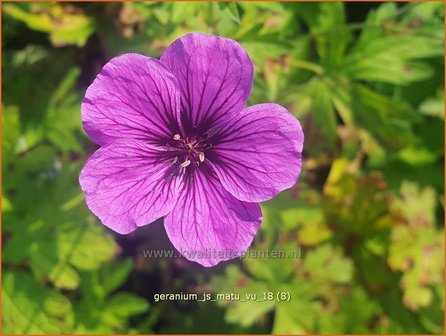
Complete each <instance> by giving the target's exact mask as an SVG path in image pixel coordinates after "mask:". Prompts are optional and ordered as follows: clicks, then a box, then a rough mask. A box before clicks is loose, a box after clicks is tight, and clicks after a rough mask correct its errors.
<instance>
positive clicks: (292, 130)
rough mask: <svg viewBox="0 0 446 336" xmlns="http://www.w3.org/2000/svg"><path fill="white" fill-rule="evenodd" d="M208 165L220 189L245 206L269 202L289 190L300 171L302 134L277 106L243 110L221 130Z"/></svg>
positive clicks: (253, 107) (282, 108) (282, 109)
mask: <svg viewBox="0 0 446 336" xmlns="http://www.w3.org/2000/svg"><path fill="white" fill-rule="evenodd" d="M221 132H222V135H220V136H221V137H222V140H220V141H219V143H218V144H216V145H215V146H214V147H213V151H214V153H215V158H214V159H213V160H210V162H209V164H210V165H212V167H213V169H214V170H215V172H216V173H217V175H218V177H219V179H220V181H221V183H222V185H223V187H224V188H225V189H226V190H227V191H229V192H230V193H231V194H232V195H234V196H235V197H236V198H238V199H240V200H242V201H247V202H261V201H266V200H268V199H271V198H272V197H274V196H275V195H277V194H278V193H279V192H281V191H283V190H285V189H288V188H290V187H292V186H293V185H294V184H295V183H296V181H297V179H298V177H299V174H300V171H301V168H302V147H303V142H304V134H303V132H302V127H301V126H300V124H299V121H297V119H296V118H295V117H294V116H293V115H292V114H291V113H289V112H288V111H287V110H286V109H285V108H284V107H282V106H280V105H277V104H259V105H254V106H251V107H249V108H247V109H246V110H244V111H243V112H242V113H241V114H240V115H239V116H238V117H236V118H234V120H233V121H232V122H230V123H228V125H227V126H226V128H225V129H224V130H221Z"/></svg>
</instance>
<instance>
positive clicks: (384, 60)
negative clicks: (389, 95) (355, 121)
mask: <svg viewBox="0 0 446 336" xmlns="http://www.w3.org/2000/svg"><path fill="white" fill-rule="evenodd" d="M442 52H443V47H442V41H439V40H438V39H434V38H428V37H424V36H413V35H395V36H386V37H381V38H379V39H376V40H370V41H368V42H367V43H364V44H361V45H359V46H356V47H355V48H353V49H352V51H351V52H350V53H349V54H348V55H346V56H345V58H344V59H343V60H342V62H341V63H340V65H339V71H340V72H342V73H343V74H345V75H347V76H349V77H350V78H352V79H355V80H365V81H371V82H384V83H390V84H397V85H400V84H408V83H410V82H415V81H419V80H422V79H425V78H428V77H430V76H431V75H432V69H431V68H430V67H429V66H428V65H427V64H424V63H421V62H412V61H413V60H418V59H423V58H428V57H434V56H439V55H442Z"/></svg>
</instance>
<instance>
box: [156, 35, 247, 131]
mask: <svg viewBox="0 0 446 336" xmlns="http://www.w3.org/2000/svg"><path fill="white" fill-rule="evenodd" d="M161 62H162V63H164V64H166V65H167V66H168V68H169V69H170V70H171V71H172V73H173V74H174V75H175V77H176V78H177V80H178V82H179V85H180V88H181V92H182V94H183V98H184V100H183V101H182V115H181V117H182V121H183V125H184V126H185V128H186V129H187V128H190V127H194V126H196V127H200V125H201V124H212V123H214V122H215V121H216V120H218V119H219V118H220V117H221V116H224V115H226V114H231V113H234V112H235V113H239V112H240V111H241V110H242V108H243V107H244V105H245V104H246V101H247V99H248V96H249V94H250V92H251V88H252V83H253V79H254V68H253V63H252V61H251V59H250V58H249V55H248V54H247V52H246V51H245V50H244V49H243V48H242V47H241V46H240V44H238V43H237V42H235V41H234V40H231V39H227V38H223V37H220V36H213V35H206V34H202V33H192V34H188V35H185V36H183V37H181V38H179V39H177V40H175V41H174V42H173V43H172V44H171V45H170V46H169V47H168V48H167V49H166V51H165V52H164V54H163V55H162V57H161Z"/></svg>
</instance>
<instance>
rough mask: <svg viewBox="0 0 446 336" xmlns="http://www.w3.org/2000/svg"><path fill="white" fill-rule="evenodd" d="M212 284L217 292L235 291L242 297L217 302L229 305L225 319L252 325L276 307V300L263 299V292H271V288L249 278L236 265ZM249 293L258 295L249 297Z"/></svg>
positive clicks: (231, 266) (229, 267) (216, 278)
mask: <svg viewBox="0 0 446 336" xmlns="http://www.w3.org/2000/svg"><path fill="white" fill-rule="evenodd" d="M212 284H213V289H214V292H215V293H216V294H228V293H229V294H230V293H234V294H237V295H239V297H240V299H239V300H235V301H227V300H220V301H218V302H217V304H218V305H221V306H226V307H227V309H226V314H225V319H226V321H228V322H230V323H239V324H240V325H242V326H245V327H247V326H250V325H252V324H253V323H255V322H256V321H257V320H258V319H260V318H261V317H262V316H263V315H264V314H266V313H267V312H269V311H271V310H272V309H273V308H274V305H275V302H274V301H270V300H263V293H267V292H269V291H270V288H269V287H268V286H267V285H266V284H265V283H262V282H258V281H254V280H252V279H250V278H248V277H247V276H246V275H244V274H243V273H241V272H240V270H239V269H238V268H237V267H236V266H234V265H230V266H228V267H227V268H226V272H225V276H219V277H215V278H214V279H213V282H212ZM216 294H214V295H216ZM248 295H255V296H256V297H255V299H247V296H248Z"/></svg>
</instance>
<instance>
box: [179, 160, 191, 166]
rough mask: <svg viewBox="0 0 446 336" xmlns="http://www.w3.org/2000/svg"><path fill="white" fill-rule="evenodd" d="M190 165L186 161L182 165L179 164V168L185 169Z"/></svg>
mask: <svg viewBox="0 0 446 336" xmlns="http://www.w3.org/2000/svg"><path fill="white" fill-rule="evenodd" d="M189 165H190V160H186V161H184V162H183V163H182V164H180V166H181V167H182V168H186V167H187V166H189Z"/></svg>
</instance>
